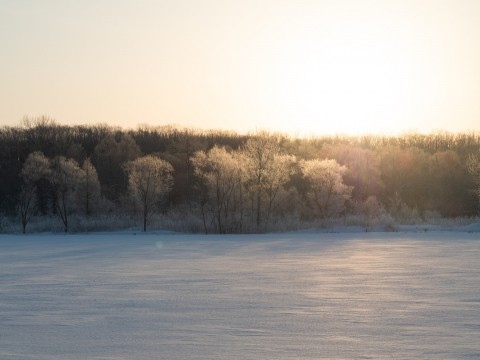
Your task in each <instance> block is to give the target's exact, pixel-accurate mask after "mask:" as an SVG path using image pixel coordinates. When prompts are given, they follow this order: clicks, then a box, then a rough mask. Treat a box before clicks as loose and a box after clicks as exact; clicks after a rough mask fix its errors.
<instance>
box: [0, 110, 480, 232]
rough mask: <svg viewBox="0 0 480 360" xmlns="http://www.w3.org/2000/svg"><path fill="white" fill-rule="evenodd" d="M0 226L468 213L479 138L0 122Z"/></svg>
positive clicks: (272, 223) (201, 224)
mask: <svg viewBox="0 0 480 360" xmlns="http://www.w3.org/2000/svg"><path fill="white" fill-rule="evenodd" d="M0 173H1V176H0V231H1V232H16V231H23V232H28V231H66V232H67V231H93V230H107V229H108V230H111V229H122V228H138V229H141V230H144V231H146V230H149V229H170V230H177V231H189V232H204V233H252V232H266V231H286V230H298V229H302V228H308V227H328V226H331V225H332V224H345V225H360V226H364V227H365V229H366V230H368V229H370V228H373V227H376V226H382V227H383V228H384V229H385V230H392V231H394V230H395V229H396V226H398V225H399V224H417V223H422V222H429V221H435V220H438V219H455V218H467V219H468V218H473V217H476V216H478V213H479V209H480V206H479V200H480V134H478V133H474V132H472V133H447V132H437V133H432V134H420V133H407V134H402V135H398V136H387V135H382V136H380V135H368V136H367V135H364V136H347V135H335V136H311V137H294V136H290V135H286V134H277V133H269V132H256V133H251V134H238V133H235V132H228V131H216V130H211V131H204V130H196V129H179V128H176V127H173V126H158V127H153V126H148V125H139V126H137V127H136V128H135V129H123V128H119V127H113V126H109V125H102V124H99V125H94V126H92V125H89V126H87V125H78V126H66V125H61V124H59V123H58V122H56V121H55V120H53V119H51V118H48V117H45V116H42V117H37V118H25V119H24V120H23V121H22V123H21V124H20V125H18V126H15V127H8V126H4V127H1V128H0Z"/></svg>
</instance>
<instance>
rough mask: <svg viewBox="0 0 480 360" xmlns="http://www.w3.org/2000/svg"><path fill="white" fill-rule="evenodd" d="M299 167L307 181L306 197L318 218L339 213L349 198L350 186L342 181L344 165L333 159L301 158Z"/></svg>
mask: <svg viewBox="0 0 480 360" xmlns="http://www.w3.org/2000/svg"><path fill="white" fill-rule="evenodd" d="M300 167H301V170H302V173H303V175H304V177H305V178H306V179H307V180H308V182H309V190H308V192H307V198H308V200H309V203H310V204H311V206H312V207H313V208H314V209H315V211H316V213H317V215H318V216H319V217H320V218H328V217H332V216H336V215H338V214H340V213H341V212H342V211H343V210H344V209H345V202H346V201H347V200H348V199H349V198H350V196H351V193H352V188H351V187H350V186H347V185H345V184H344V183H343V175H344V174H345V172H346V171H347V168H346V167H345V166H341V165H339V164H338V163H337V162H336V161H335V160H332V159H325V160H319V159H314V160H302V161H301V162H300Z"/></svg>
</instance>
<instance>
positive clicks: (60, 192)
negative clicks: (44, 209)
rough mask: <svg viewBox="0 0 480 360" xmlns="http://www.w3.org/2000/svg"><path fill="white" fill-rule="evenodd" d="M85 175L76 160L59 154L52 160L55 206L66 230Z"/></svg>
mask: <svg viewBox="0 0 480 360" xmlns="http://www.w3.org/2000/svg"><path fill="white" fill-rule="evenodd" d="M83 177H84V174H83V170H82V169H81V168H80V167H79V166H78V163H77V162H76V161H75V160H73V159H67V158H65V157H63V156H57V157H55V158H54V159H53V160H52V161H51V173H50V182H51V183H52V185H53V188H54V191H55V208H56V213H57V215H58V216H59V217H60V219H61V220H62V222H63V226H64V230H65V232H68V218H69V215H70V213H71V212H72V211H73V209H74V208H75V205H76V200H75V191H76V190H77V189H78V185H79V183H80V180H81V179H82V178H83Z"/></svg>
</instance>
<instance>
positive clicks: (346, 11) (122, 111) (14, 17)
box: [0, 0, 480, 134]
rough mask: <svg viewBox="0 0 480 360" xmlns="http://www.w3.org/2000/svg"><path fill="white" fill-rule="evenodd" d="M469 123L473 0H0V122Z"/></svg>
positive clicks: (477, 26)
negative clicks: (39, 119)
mask: <svg viewBox="0 0 480 360" xmlns="http://www.w3.org/2000/svg"><path fill="white" fill-rule="evenodd" d="M40 115H48V116H50V117H52V118H54V119H56V120H57V121H59V122H60V123H64V124H93V123H109V124H116V125H120V126H126V127H136V125H138V124H143V123H148V124H152V125H166V124H177V125H179V126H187V127H195V128H205V129H211V128H213V129H232V130H236V131H241V132H246V131H250V130H251V131H255V130H258V129H268V130H273V131H282V132H287V131H289V132H293V133H295V134H312V133H317V134H319V133H337V132H342V133H365V132H367V133H379V132H387V133H398V132H404V131H409V130H417V131H432V130H441V129H443V130H447V131H454V132H455V131H467V130H478V131H480V1H478V0H431V1H427V0H425V1H422V0H412V1H409V0H399V1H388V0H379V1H375V0H352V1H337V0H331V1H327V0H241V1H240V0H236V1H233V0H152V1H147V0H136V1H133V0H131V1H126V0H95V1H93V0H81V1H79V0H78V1H77V0H75V1H73V0H42V1H36V0H30V1H29V0H0V125H17V124H19V123H20V121H21V119H22V118H23V117H24V116H30V117H35V116H40Z"/></svg>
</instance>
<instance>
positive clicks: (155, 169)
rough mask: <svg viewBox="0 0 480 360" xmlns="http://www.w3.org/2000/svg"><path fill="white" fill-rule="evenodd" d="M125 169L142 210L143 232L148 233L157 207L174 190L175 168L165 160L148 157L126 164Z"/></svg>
mask: <svg viewBox="0 0 480 360" xmlns="http://www.w3.org/2000/svg"><path fill="white" fill-rule="evenodd" d="M124 168H125V171H126V172H127V174H128V184H129V187H130V192H131V195H132V196H133V199H134V200H135V201H136V202H137V203H138V204H139V205H140V206H141V208H142V214H143V231H147V222H148V219H149V218H150V217H151V215H152V213H153V210H154V208H155V206H156V205H157V204H158V202H159V201H160V200H161V198H162V197H163V196H165V195H166V194H168V193H169V192H170V190H171V189H172V186H173V176H172V174H173V167H172V165H171V164H170V163H169V162H167V161H165V160H162V159H160V158H158V157H155V156H151V155H148V156H143V157H141V158H138V159H136V160H133V161H129V162H127V163H125V166H124Z"/></svg>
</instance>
